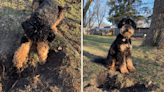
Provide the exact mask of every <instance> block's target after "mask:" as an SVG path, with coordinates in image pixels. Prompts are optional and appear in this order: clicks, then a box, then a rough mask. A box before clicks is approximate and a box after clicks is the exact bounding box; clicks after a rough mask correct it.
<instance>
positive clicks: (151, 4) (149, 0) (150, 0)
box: [91, 0, 154, 26]
mask: <svg viewBox="0 0 164 92" xmlns="http://www.w3.org/2000/svg"><path fill="white" fill-rule="evenodd" d="M106 1H108V0H103V2H102V3H103V5H105V3H106ZM142 2H143V3H147V4H145V5H141V7H149V8H150V9H151V12H152V13H153V7H154V0H142ZM93 4H94V3H93ZM93 4H92V6H93ZM92 6H91V7H92ZM108 13H109V7H107V9H106V14H105V17H104V19H103V22H105V23H106V24H109V26H110V25H112V23H110V22H109V21H108V20H107V17H108V16H109V15H108Z"/></svg>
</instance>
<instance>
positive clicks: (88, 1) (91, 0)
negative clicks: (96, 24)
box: [83, 0, 94, 18]
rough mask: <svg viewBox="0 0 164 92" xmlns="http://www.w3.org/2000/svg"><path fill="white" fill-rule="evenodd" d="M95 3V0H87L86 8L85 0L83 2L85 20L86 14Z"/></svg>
mask: <svg viewBox="0 0 164 92" xmlns="http://www.w3.org/2000/svg"><path fill="white" fill-rule="evenodd" d="M93 1H94V0H87V1H86V4H85V6H84V0H83V7H84V9H83V18H85V15H86V13H87V11H88V9H89V7H90V6H91V5H92V4H93Z"/></svg>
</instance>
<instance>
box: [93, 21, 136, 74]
mask: <svg viewBox="0 0 164 92" xmlns="http://www.w3.org/2000/svg"><path fill="white" fill-rule="evenodd" d="M118 28H119V29H120V33H119V34H118V35H117V37H116V39H115V41H114V42H113V43H112V45H111V47H110V49H109V52H108V55H107V58H106V59H104V58H97V59H95V60H94V62H96V63H101V64H102V65H104V66H106V67H107V68H108V69H109V70H112V71H116V70H117V69H120V72H121V73H122V74H129V71H130V72H135V71H136V69H135V67H134V66H133V63H132V58H131V50H132V44H131V38H130V37H131V36H132V35H133V34H134V31H135V29H136V24H135V22H134V21H133V20H132V19H130V18H122V19H121V21H120V22H119V24H118ZM128 70H129V71H128Z"/></svg>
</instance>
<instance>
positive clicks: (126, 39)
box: [122, 37, 130, 48]
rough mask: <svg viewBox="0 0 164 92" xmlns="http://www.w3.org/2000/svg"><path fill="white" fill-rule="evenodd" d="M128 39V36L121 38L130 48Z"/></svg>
mask: <svg viewBox="0 0 164 92" xmlns="http://www.w3.org/2000/svg"><path fill="white" fill-rule="evenodd" d="M129 39H130V38H128V37H124V38H122V41H123V42H126V41H127V42H128V46H127V48H130V42H129Z"/></svg>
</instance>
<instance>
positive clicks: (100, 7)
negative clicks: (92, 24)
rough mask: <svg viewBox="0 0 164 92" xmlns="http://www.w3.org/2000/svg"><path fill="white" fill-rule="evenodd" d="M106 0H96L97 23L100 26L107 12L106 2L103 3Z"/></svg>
mask: <svg viewBox="0 0 164 92" xmlns="http://www.w3.org/2000/svg"><path fill="white" fill-rule="evenodd" d="M103 1H104V0H95V7H94V9H95V10H96V16H97V23H98V27H100V25H101V23H102V21H103V19H104V16H105V13H106V6H107V5H106V3H105V5H104V4H103V3H102V2H103Z"/></svg>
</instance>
